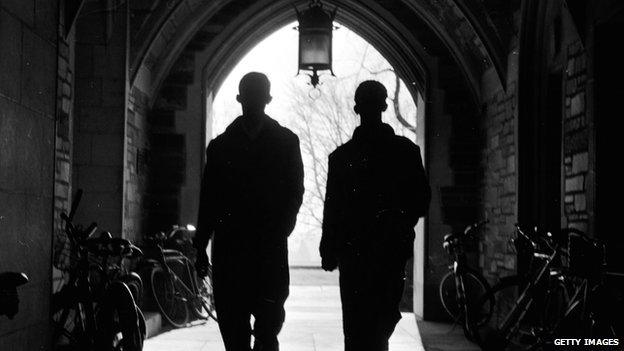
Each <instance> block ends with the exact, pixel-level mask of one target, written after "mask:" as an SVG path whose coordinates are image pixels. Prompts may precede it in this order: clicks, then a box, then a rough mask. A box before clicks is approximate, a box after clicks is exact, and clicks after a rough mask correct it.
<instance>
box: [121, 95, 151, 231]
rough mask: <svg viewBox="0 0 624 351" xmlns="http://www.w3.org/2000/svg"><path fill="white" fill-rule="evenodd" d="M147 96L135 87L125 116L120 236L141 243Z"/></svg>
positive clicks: (146, 167)
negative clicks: (122, 205)
mask: <svg viewBox="0 0 624 351" xmlns="http://www.w3.org/2000/svg"><path fill="white" fill-rule="evenodd" d="M147 104H148V102H147V97H146V96H145V94H144V93H143V92H142V91H141V90H140V89H138V88H136V87H134V88H133V89H132V90H131V93H130V95H129V97H128V109H127V113H126V147H125V149H126V162H125V168H124V222H123V223H124V224H123V236H124V238H127V239H129V240H134V241H138V240H141V238H142V237H143V235H144V234H146V233H144V230H145V220H146V218H147V214H146V211H145V210H144V198H145V193H146V187H147V179H148V161H149V143H148V138H147V109H148V107H147Z"/></svg>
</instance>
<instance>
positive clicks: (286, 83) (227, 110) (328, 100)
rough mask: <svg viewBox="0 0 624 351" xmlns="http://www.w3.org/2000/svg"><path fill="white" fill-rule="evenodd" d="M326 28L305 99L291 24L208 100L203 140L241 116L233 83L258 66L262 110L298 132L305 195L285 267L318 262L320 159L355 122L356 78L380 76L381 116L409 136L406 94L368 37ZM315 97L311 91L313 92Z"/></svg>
mask: <svg viewBox="0 0 624 351" xmlns="http://www.w3.org/2000/svg"><path fill="white" fill-rule="evenodd" d="M336 25H337V26H338V27H339V29H337V30H335V31H334V37H333V70H334V73H335V75H336V76H335V77H333V76H331V75H330V74H328V73H325V74H323V75H322V76H321V79H320V81H321V85H319V86H318V89H319V90H320V95H319V96H318V98H316V96H312V97H314V98H312V97H311V95H313V94H310V93H311V91H312V86H311V85H310V84H309V82H310V78H309V77H308V76H307V75H306V74H304V72H302V74H300V75H298V76H297V75H296V73H297V50H298V32H297V31H296V30H294V29H293V28H294V27H295V26H296V23H291V24H289V25H287V26H285V27H283V28H281V29H279V30H277V31H275V32H274V33H273V34H271V35H270V36H268V37H267V38H266V39H264V40H263V41H262V42H260V43H259V44H258V45H256V46H255V47H254V48H253V49H252V50H250V51H249V53H247V55H246V56H245V57H244V58H243V59H242V60H241V61H240V62H239V63H238V65H236V67H235V68H234V69H233V70H232V71H231V72H230V74H229V75H228V77H227V78H226V79H225V81H224V82H223V84H222V85H221V87H220V88H219V90H218V92H217V94H216V95H215V98H214V100H213V103H212V104H211V105H209V106H208V113H207V116H208V121H207V123H206V125H207V130H206V138H207V140H206V143H208V142H209V141H210V139H212V138H214V137H216V136H217V135H219V134H221V133H223V131H224V130H225V128H226V127H227V126H228V125H229V124H230V123H231V122H232V121H233V120H234V119H235V118H236V117H237V116H239V115H240V114H241V107H240V104H239V103H238V102H237V101H236V95H237V94H238V83H239V81H240V79H241V78H242V76H243V75H245V74H246V73H248V72H251V71H257V72H262V73H264V74H266V75H267V76H268V77H269V80H270V81H271V95H272V97H273V100H272V101H271V103H269V104H268V105H267V108H266V113H267V115H269V116H271V117H272V118H273V119H275V120H277V121H278V122H279V123H280V124H281V125H283V126H285V127H287V128H289V129H290V130H292V131H293V132H294V133H295V134H297V135H298V137H299V140H300V146H301V153H302V158H303V163H304V168H305V189H306V190H305V195H304V201H303V205H302V206H301V209H300V211H299V215H298V217H297V225H296V227H295V229H294V231H293V233H292V234H291V236H290V238H289V262H290V265H291V266H312V267H317V266H320V262H321V258H320V256H319V253H318V245H319V242H320V239H321V224H322V220H323V201H324V196H325V183H326V177H327V157H328V155H329V154H330V153H331V152H332V151H333V150H334V149H336V147H337V146H339V145H341V144H343V143H345V142H346V141H348V140H349V139H350V138H351V136H352V133H353V130H354V129H355V127H357V125H358V124H359V117H358V116H357V115H356V114H355V112H354V111H353V105H354V102H353V97H354V93H355V89H356V88H357V86H358V84H359V83H361V82H362V81H365V80H368V79H374V80H378V81H380V82H382V83H383V84H384V85H385V86H386V89H387V90H388V100H387V103H388V109H387V111H386V112H385V113H384V114H383V120H384V122H386V123H388V124H390V125H391V126H392V128H394V130H395V132H396V133H397V134H398V135H403V136H405V137H407V138H409V139H411V140H413V141H416V128H417V127H419V126H417V125H416V112H417V106H416V103H415V99H414V97H413V96H412V95H411V93H410V91H409V90H408V89H407V87H406V85H405V83H404V82H403V81H402V80H401V79H400V78H399V77H398V75H397V73H396V72H395V70H394V69H393V67H392V66H391V65H390V63H388V61H387V60H386V59H385V58H384V57H383V56H382V55H381V54H380V53H379V52H378V51H377V50H376V49H375V48H374V47H373V46H372V45H370V44H369V43H368V42H366V41H365V40H364V39H363V38H361V37H360V36H358V35H357V34H356V33H355V32H353V31H351V30H349V29H348V28H346V27H345V26H343V25H341V24H336ZM317 95H318V94H317Z"/></svg>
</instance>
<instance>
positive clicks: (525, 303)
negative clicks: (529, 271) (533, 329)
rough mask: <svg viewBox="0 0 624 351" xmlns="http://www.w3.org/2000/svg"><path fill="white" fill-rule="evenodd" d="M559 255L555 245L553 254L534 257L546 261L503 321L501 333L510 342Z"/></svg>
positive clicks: (536, 254) (535, 254) (535, 255)
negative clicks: (540, 284)
mask: <svg viewBox="0 0 624 351" xmlns="http://www.w3.org/2000/svg"><path fill="white" fill-rule="evenodd" d="M557 253H558V245H555V246H554V247H553V252H552V253H551V254H550V255H544V254H541V253H534V257H537V258H542V259H544V263H543V264H542V266H541V268H540V270H539V271H538V273H537V274H536V275H535V276H534V278H533V279H531V280H529V281H528V282H527V286H526V287H525V288H524V289H523V291H522V293H521V294H520V296H519V297H518V298H517V299H516V301H515V302H514V305H513V306H512V308H511V310H510V311H509V313H508V314H507V315H506V317H505V318H504V319H503V322H502V324H501V327H500V328H499V330H500V331H501V333H502V334H503V337H504V338H505V339H507V340H509V339H510V338H511V337H512V336H513V335H515V333H516V332H517V331H518V329H519V327H520V322H521V321H522V319H523V318H524V316H525V315H526V313H527V311H528V310H529V308H530V307H531V305H532V304H533V300H534V294H535V292H536V291H537V290H538V289H537V287H538V284H539V283H540V282H541V280H542V278H543V277H544V274H545V273H546V272H550V267H551V264H552V262H553V260H554V259H555V257H556V256H557Z"/></svg>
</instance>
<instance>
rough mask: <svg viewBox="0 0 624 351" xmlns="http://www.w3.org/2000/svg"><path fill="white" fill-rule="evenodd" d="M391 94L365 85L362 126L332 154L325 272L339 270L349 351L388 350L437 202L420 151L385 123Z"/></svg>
mask: <svg viewBox="0 0 624 351" xmlns="http://www.w3.org/2000/svg"><path fill="white" fill-rule="evenodd" d="M387 96H388V95H387V92H386V89H385V87H384V86H383V85H382V84H381V83H379V82H376V81H366V82H363V83H362V84H360V86H359V87H358V88H357V90H356V92H355V107H354V110H355V112H356V113H357V114H359V115H360V119H361V125H360V126H359V127H357V128H356V129H355V132H354V133H353V138H352V139H351V140H350V141H348V142H347V143H345V144H344V145H342V146H339V147H338V148H337V149H336V150H335V151H334V152H333V153H331V154H330V155H329V171H328V175H327V193H326V196H325V209H324V214H323V236H322V239H321V246H320V252H321V258H322V266H323V269H325V270H326V271H332V270H334V269H335V268H336V267H338V268H339V270H340V295H341V300H342V316H343V329H344V335H345V350H346V351H355V350H357V351H362V350H366V351H377V350H387V349H388V339H389V338H390V335H392V332H393V331H394V328H395V326H396V323H397V322H398V321H399V319H400V318H401V313H400V312H399V303H400V301H401V297H402V294H403V285H404V280H405V264H406V262H407V260H408V259H409V258H410V257H411V255H412V251H413V240H414V226H415V225H416V223H417V222H418V218H419V217H421V216H423V215H424V214H425V212H426V210H427V208H428V205H429V199H430V190H429V185H428V183H427V179H426V176H425V172H424V169H423V166H422V159H421V156H420V149H419V148H418V146H416V145H415V144H414V143H413V142H411V141H410V140H409V139H407V138H404V137H400V136H396V135H395V134H394V131H393V130H392V127H390V126H389V125H387V124H385V123H382V121H381V113H382V112H383V111H385V110H386V108H387V107H388V105H387V104H386V98H387Z"/></svg>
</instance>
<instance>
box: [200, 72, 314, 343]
mask: <svg viewBox="0 0 624 351" xmlns="http://www.w3.org/2000/svg"><path fill="white" fill-rule="evenodd" d="M269 92H270V83H269V80H268V79H267V77H266V76H265V75H264V74H261V73H256V72H251V73H248V74H246V75H245V76H244V77H243V78H242V79H241V81H240V84H239V95H238V96H237V100H238V101H239V102H240V103H241V105H242V108H243V115H242V116H239V117H238V118H236V120H234V122H232V124H230V125H229V126H228V128H227V129H226V130H225V132H224V133H223V134H221V135H219V136H218V137H216V138H215V139H214V140H212V141H211V142H210V144H209V145H208V148H207V149H206V167H205V170H204V177H203V180H202V187H201V200H200V208H199V219H198V225H197V235H196V239H195V241H194V246H195V247H196V248H197V250H198V258H197V262H196V267H197V269H198V272H200V273H202V272H205V270H206V266H207V262H208V257H207V256H206V246H207V244H208V241H209V240H210V239H211V238H212V240H213V244H212V261H213V262H212V263H213V285H214V297H215V307H216V311H217V316H218V320H219V329H220V331H221V335H222V336H223V341H224V343H225V348H226V350H228V351H241V350H245V351H247V350H250V343H251V341H250V340H251V327H250V316H251V315H253V316H254V318H255V323H254V326H253V335H254V339H255V342H254V347H253V350H263V351H266V350H269V351H272V350H278V349H279V346H278V341H277V335H278V333H279V331H280V330H281V327H282V324H283V322H284V317H285V312H284V302H285V301H286V298H287V296H288V292H289V290H288V285H289V272H288V248H287V238H288V235H289V234H290V233H291V232H292V230H293V228H294V226H295V220H296V216H297V212H298V211H299V207H300V206H301V201H302V196H303V164H302V161H301V152H300V150H299V139H298V138H297V136H296V135H295V134H293V133H292V132H291V131H290V130H288V129H287V128H284V127H282V126H280V124H279V123H277V122H276V121H275V120H273V119H271V118H270V117H269V116H267V115H265V114H264V108H265V106H266V104H267V103H269V102H270V101H271V96H270V94H269Z"/></svg>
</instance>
